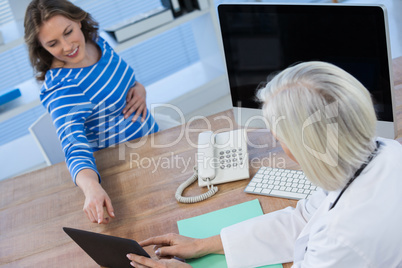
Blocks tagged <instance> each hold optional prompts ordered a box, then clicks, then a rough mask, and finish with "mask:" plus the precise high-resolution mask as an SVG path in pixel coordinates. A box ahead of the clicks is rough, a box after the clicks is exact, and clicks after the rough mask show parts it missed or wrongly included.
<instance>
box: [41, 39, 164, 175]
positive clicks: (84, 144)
mask: <svg viewBox="0 0 402 268" xmlns="http://www.w3.org/2000/svg"><path fill="white" fill-rule="evenodd" d="M97 44H98V46H99V47H100V49H101V51H102V56H101V58H100V60H99V61H98V62H97V63H96V64H94V65H92V66H88V67H84V68H56V69H51V70H49V71H48V72H47V73H46V77H45V82H44V83H43V86H42V89H41V94H40V99H41V101H42V104H43V106H44V107H45V108H46V109H47V111H48V112H49V113H50V115H51V117H52V120H53V124H54V125H55V127H56V129H57V135H58V136H59V139H60V141H61V144H62V148H63V151H64V154H65V157H66V163H67V167H68V169H69V171H70V173H71V176H72V178H73V181H74V183H75V179H76V176H77V174H78V172H79V171H80V170H82V169H87V168H88V169H92V170H94V171H95V172H96V173H97V174H98V176H99V177H100V175H99V172H98V171H97V169H96V165H95V158H94V156H93V152H94V151H97V150H99V149H102V148H106V147H109V146H111V145H113V144H117V143H121V142H125V141H128V140H132V139H135V138H138V137H142V136H145V135H148V134H150V133H153V132H156V131H158V125H157V124H156V122H155V120H154V118H153V117H152V115H151V114H150V113H149V111H148V113H147V117H146V119H145V121H144V122H143V123H141V118H138V120H137V121H136V122H131V119H132V117H133V116H134V114H135V113H133V114H132V115H131V116H130V117H129V118H127V119H124V117H123V113H122V111H123V108H124V107H125V105H126V95H127V92H128V90H129V89H130V88H131V87H132V86H134V84H135V75H134V70H133V69H132V68H131V67H130V66H129V65H128V64H127V63H126V62H125V61H124V60H123V59H122V58H121V57H120V56H119V55H118V54H117V53H116V52H115V51H114V50H113V49H112V48H111V47H110V46H109V44H108V43H107V42H106V41H105V40H104V39H102V38H101V37H99V39H98V42H97Z"/></svg>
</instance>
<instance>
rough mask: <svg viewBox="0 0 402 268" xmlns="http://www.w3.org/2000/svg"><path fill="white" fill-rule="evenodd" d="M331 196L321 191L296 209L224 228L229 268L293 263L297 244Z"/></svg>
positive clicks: (298, 204)
mask: <svg viewBox="0 0 402 268" xmlns="http://www.w3.org/2000/svg"><path fill="white" fill-rule="evenodd" d="M326 196H327V192H324V191H323V190H319V191H317V192H316V193H315V194H314V195H312V196H311V197H310V199H309V200H305V199H302V200H300V201H299V202H298V203H297V206H296V208H292V207H288V208H285V209H282V210H279V211H275V212H272V213H268V214H265V215H262V216H259V217H256V218H253V219H250V220H247V221H244V222H241V223H238V224H235V225H232V226H229V227H227V228H224V229H222V231H221V239H222V244H223V248H224V251H225V256H226V262H227V265H228V267H229V268H241V267H257V266H262V265H267V264H277V263H284V262H290V261H292V260H293V250H294V243H295V241H296V239H297V237H298V236H299V234H300V232H301V231H302V230H303V228H304V226H305V225H306V223H307V222H308V221H309V219H310V218H311V216H312V215H313V214H314V213H315V211H316V210H317V208H318V207H319V205H320V204H321V203H322V201H323V200H324V199H325V197H326Z"/></svg>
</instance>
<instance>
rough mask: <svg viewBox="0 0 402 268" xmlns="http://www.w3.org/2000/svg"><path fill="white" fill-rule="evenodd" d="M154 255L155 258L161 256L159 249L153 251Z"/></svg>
mask: <svg viewBox="0 0 402 268" xmlns="http://www.w3.org/2000/svg"><path fill="white" fill-rule="evenodd" d="M155 255H156V256H160V255H161V251H160V250H159V248H158V249H157V250H156V251H155Z"/></svg>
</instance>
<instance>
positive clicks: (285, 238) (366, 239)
mask: <svg viewBox="0 0 402 268" xmlns="http://www.w3.org/2000/svg"><path fill="white" fill-rule="evenodd" d="M258 97H259V98H260V100H261V101H263V102H264V107H263V110H264V115H265V117H266V118H267V119H268V121H269V122H270V129H271V130H272V132H273V133H274V135H275V136H276V137H277V139H278V140H279V141H280V143H281V145H282V148H283V149H284V151H285V152H286V153H287V154H288V155H289V156H290V157H291V158H292V159H293V160H295V161H296V162H298V163H299V164H300V166H301V168H302V170H303V171H304V173H305V174H306V176H307V177H308V178H309V180H310V181H311V182H312V183H314V184H316V185H317V186H319V187H320V188H321V190H319V191H318V192H316V194H314V195H313V196H312V197H311V198H310V199H309V200H300V201H299V202H298V203H297V206H296V208H291V207H288V208H286V209H283V210H280V211H276V212H273V213H269V214H266V215H263V216H260V217H257V218H253V219H250V220H248V221H245V222H241V223H239V224H236V225H233V226H230V227H227V228H225V229H223V230H222V231H221V234H220V235H218V236H214V237H210V238H207V239H192V238H187V237H183V236H179V235H176V234H168V235H164V236H160V237H154V238H149V239H147V240H145V241H142V242H141V243H140V244H141V245H142V246H148V245H155V250H156V252H155V253H156V255H157V256H158V257H160V258H161V259H160V260H152V259H147V258H143V257H139V256H136V255H134V254H129V255H127V257H128V258H129V259H130V260H132V265H133V266H135V267H189V265H188V264H185V263H183V262H179V261H177V260H175V259H163V258H164V257H169V256H177V257H180V258H184V259H186V258H196V257H200V256H204V255H206V254H210V253H220V254H225V256H226V260H227V264H228V267H258V266H262V265H267V264H275V263H283V262H290V261H293V263H294V267H320V268H323V267H402V254H401V252H402V243H401V241H402V229H401V227H400V222H401V220H402V209H401V208H400V206H401V204H402V193H401V189H402V175H401V174H402V165H401V163H402V146H401V145H400V144H399V143H398V142H396V141H393V140H387V139H382V138H376V137H375V126H376V115H375V112H374V109H373V103H372V100H371V97H370V94H369V92H368V91H367V90H366V89H365V88H364V86H363V85H362V84H361V83H360V82H359V81H357V80H356V79H355V78H354V77H352V76H351V75H349V74H348V73H346V72H345V71H343V70H342V69H340V68H338V67H336V66H334V65H331V64H328V63H323V62H307V63H301V64H298V65H296V66H293V67H290V68H288V69H286V70H284V71H282V72H281V73H279V74H278V75H277V76H276V77H275V78H274V79H273V80H272V81H270V82H269V83H268V84H267V86H266V87H265V88H263V89H261V90H260V91H259V93H258Z"/></svg>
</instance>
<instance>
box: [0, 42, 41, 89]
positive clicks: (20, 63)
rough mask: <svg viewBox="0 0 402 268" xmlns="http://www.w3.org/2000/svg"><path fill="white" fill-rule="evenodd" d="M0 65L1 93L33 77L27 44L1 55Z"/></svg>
mask: <svg viewBox="0 0 402 268" xmlns="http://www.w3.org/2000/svg"><path fill="white" fill-rule="evenodd" d="M0 63H1V66H0V92H1V91H4V90H7V89H10V88H13V87H15V86H16V85H17V84H19V83H22V82H24V81H26V80H29V79H31V78H32V77H33V70H32V67H31V64H30V63H29V58H28V50H27V47H26V45H25V44H22V45H19V46H17V47H14V48H12V49H10V50H7V51H6V52H3V53H1V54H0Z"/></svg>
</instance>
